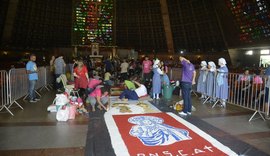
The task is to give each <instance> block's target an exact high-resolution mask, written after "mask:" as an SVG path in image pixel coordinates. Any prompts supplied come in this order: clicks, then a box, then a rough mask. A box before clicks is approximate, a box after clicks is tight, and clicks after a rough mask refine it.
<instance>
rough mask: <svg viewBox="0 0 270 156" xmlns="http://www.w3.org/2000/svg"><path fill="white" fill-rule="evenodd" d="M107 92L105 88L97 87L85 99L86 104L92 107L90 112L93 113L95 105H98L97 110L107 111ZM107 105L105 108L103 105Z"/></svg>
mask: <svg viewBox="0 0 270 156" xmlns="http://www.w3.org/2000/svg"><path fill="white" fill-rule="evenodd" d="M108 95H109V91H108V88H107V87H101V88H99V87H97V88H96V89H95V90H94V91H93V92H91V93H90V94H89V95H88V98H87V99H86V103H90V104H91V106H92V111H93V112H94V111H95V110H96V109H95V106H96V104H98V106H97V107H98V108H99V109H100V110H102V109H105V110H107V109H108V101H109V96H108ZM106 104H107V107H105V105H106Z"/></svg>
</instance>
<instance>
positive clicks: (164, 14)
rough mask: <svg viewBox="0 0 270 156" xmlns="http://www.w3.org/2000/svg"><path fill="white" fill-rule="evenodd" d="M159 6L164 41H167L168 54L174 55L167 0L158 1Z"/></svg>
mask: <svg viewBox="0 0 270 156" xmlns="http://www.w3.org/2000/svg"><path fill="white" fill-rule="evenodd" d="M160 6H161V14H162V19H163V25H164V30H165V36H166V41H167V47H168V53H169V54H174V52H175V50H174V46H173V37H172V30H171V23H170V16H169V10H168V5H167V0H160Z"/></svg>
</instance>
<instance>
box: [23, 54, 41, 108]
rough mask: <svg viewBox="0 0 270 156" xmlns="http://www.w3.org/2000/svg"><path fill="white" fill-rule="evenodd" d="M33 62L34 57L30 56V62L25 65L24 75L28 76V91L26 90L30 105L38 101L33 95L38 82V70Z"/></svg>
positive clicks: (33, 55)
mask: <svg viewBox="0 0 270 156" xmlns="http://www.w3.org/2000/svg"><path fill="white" fill-rule="evenodd" d="M35 61H36V55H35V54H31V55H30V60H29V61H28V62H27V64H26V73H27V74H28V80H29V90H28V94H29V102H31V103H34V102H37V101H38V100H40V99H38V98H36V94H35V86H36V83H37V80H38V68H37V64H36V63H35Z"/></svg>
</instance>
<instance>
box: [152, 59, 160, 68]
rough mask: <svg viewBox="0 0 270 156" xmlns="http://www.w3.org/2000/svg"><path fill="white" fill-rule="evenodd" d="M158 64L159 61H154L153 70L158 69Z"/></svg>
mask: <svg viewBox="0 0 270 156" xmlns="http://www.w3.org/2000/svg"><path fill="white" fill-rule="evenodd" d="M159 62H160V60H159V59H156V60H155V61H154V65H153V68H157V67H158V64H159Z"/></svg>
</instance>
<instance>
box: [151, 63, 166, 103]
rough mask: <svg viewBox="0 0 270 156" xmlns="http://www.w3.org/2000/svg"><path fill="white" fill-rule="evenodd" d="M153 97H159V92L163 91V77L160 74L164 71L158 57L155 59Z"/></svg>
mask: <svg viewBox="0 0 270 156" xmlns="http://www.w3.org/2000/svg"><path fill="white" fill-rule="evenodd" d="M153 72H154V76H153V82H152V86H153V99H159V94H160V92H161V78H160V76H161V75H162V74H163V71H161V69H160V61H159V60H158V59H156V60H155V62H154V65H153Z"/></svg>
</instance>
